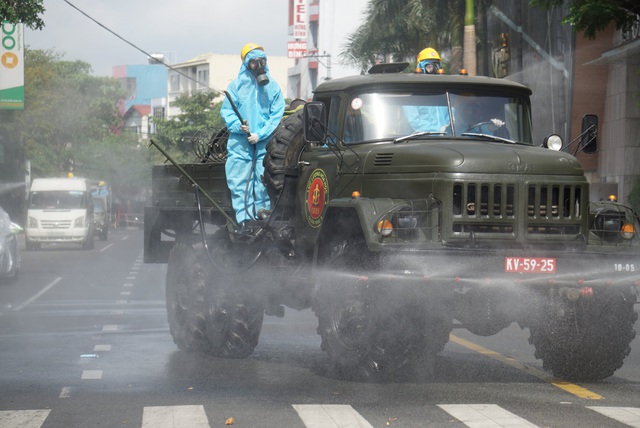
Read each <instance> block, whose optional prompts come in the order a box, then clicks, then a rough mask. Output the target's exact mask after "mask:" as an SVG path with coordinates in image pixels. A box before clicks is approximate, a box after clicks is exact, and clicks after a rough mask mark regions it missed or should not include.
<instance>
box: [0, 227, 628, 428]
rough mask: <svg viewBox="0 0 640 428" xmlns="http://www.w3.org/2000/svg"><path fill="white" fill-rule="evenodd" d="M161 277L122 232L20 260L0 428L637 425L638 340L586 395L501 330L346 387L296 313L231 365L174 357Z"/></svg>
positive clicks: (305, 316) (9, 290) (460, 339)
mask: <svg viewBox="0 0 640 428" xmlns="http://www.w3.org/2000/svg"><path fill="white" fill-rule="evenodd" d="M165 272H166V266H165V265H145V264H143V263H142V231H140V230H135V229H128V230H116V231H113V233H111V235H110V237H109V240H108V241H106V242H103V241H96V248H95V249H94V250H92V251H82V250H81V249H80V247H79V246H77V247H76V246H73V245H49V246H44V247H43V249H42V251H36V252H23V262H22V271H21V275H20V278H19V279H18V281H17V282H15V283H12V284H4V283H3V284H1V285H0V428H5V427H14V426H15V427H35V428H37V427H40V426H42V427H47V428H52V427H141V426H144V427H223V426H229V425H226V424H229V423H233V426H234V427H387V426H391V427H458V426H460V427H462V426H470V427H480V426H482V427H501V426H512V427H521V426H522V427H525V426H539V427H572V426H585V427H592V426H593V427H595V426H598V427H622V426H636V427H639V426H640V339H635V341H634V342H633V344H632V348H633V350H632V353H631V355H630V356H629V357H628V358H627V360H626V363H625V365H624V366H623V368H622V369H620V370H618V372H616V375H615V376H613V377H611V378H609V379H606V380H604V381H602V382H598V383H591V384H580V385H573V384H561V383H560V384H557V385H556V384H554V383H553V382H554V380H553V379H552V378H551V377H550V376H548V374H545V373H543V372H542V371H541V362H540V361H539V360H536V359H535V358H534V356H533V347H532V346H530V345H529V344H528V342H527V337H528V331H527V330H521V329H520V328H519V327H517V326H515V325H514V326H511V327H510V328H508V329H506V330H505V331H503V332H501V333H500V334H498V335H496V336H492V337H488V338H483V337H478V336H474V335H472V334H470V333H468V332H465V331H458V330H456V331H454V332H453V334H454V336H455V337H454V338H453V340H452V341H451V342H450V343H449V344H448V345H447V347H446V348H445V350H444V351H443V352H442V353H441V354H440V355H439V356H438V359H437V361H436V372H435V374H434V376H433V378H432V379H430V380H428V381H412V380H409V381H407V380H402V381H397V382H391V383H385V384H368V383H359V382H346V381H342V380H338V379H334V378H332V377H331V376H330V375H329V374H328V372H327V370H326V365H325V359H324V354H323V353H322V352H321V351H320V339H319V337H318V336H317V334H316V331H315V330H316V319H315V316H314V315H313V313H311V312H310V311H300V312H298V311H294V310H289V309H288V310H287V314H286V315H285V317H284V318H282V319H280V318H275V317H266V318H265V324H264V327H263V330H262V334H261V337H260V343H259V345H258V347H257V348H256V351H255V352H254V354H253V355H251V356H250V357H249V358H248V359H245V360H223V359H215V358H210V357H207V356H202V355H197V354H188V353H185V352H182V351H179V350H178V349H177V348H176V347H175V345H174V344H173V341H172V338H171V335H170V334H169V329H168V324H167V320H166V313H165V307H164V304H165V303H164V276H165ZM636 330H640V326H638V325H636ZM585 391H586V392H585ZM594 398H597V399H594ZM603 408H604V409H603ZM603 413H605V414H603ZM634 414H635V415H634ZM625 417H626V418H627V419H626V423H622V422H619V420H621V418H625ZM229 418H233V420H231V419H229Z"/></svg>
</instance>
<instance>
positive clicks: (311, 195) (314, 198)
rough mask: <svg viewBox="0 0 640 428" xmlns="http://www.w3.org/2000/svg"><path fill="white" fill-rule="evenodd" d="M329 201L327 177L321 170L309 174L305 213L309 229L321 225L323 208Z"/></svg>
mask: <svg viewBox="0 0 640 428" xmlns="http://www.w3.org/2000/svg"><path fill="white" fill-rule="evenodd" d="M328 200H329V183H328V182H327V175H326V174H325V173H324V171H323V170H321V169H316V170H315V171H313V172H312V173H311V176H310V177H309V181H307V190H306V201H307V204H306V206H305V213H306V216H307V222H308V223H309V225H311V227H319V226H320V224H322V216H323V214H324V207H325V206H326V204H327V202H328Z"/></svg>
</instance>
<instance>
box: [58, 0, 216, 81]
mask: <svg viewBox="0 0 640 428" xmlns="http://www.w3.org/2000/svg"><path fill="white" fill-rule="evenodd" d="M63 1H64V2H65V3H66V4H68V5H69V6H71V7H72V8H74V9H75V10H77V11H78V12H80V13H81V14H83V15H84V16H85V17H87V18H89V19H90V20H91V21H93V22H95V23H96V24H98V25H99V26H100V27H102V28H104V29H105V30H107V31H108V32H110V33H111V34H113V35H114V36H116V37H117V38H119V39H120V40H122V41H123V42H125V43H126V44H128V45H129V46H131V47H132V48H134V49H136V50H138V51H140V52H142V53H143V54H145V55H146V56H147V57H149V58H153V59H154V61H157V62H158V63H160V64H162V65H164V66H165V67H167V68H168V69H170V70H173V71H175V72H176V73H178V74H179V75H181V76H184V77H186V78H187V79H189V80H191V81H193V82H195V83H197V84H198V85H202V86H204V87H206V88H207V89H209V90H211V91H213V92H217V93H218V94H224V91H220V90H217V89H213V88H211V87H210V86H209V85H208V83H203V82H201V81H199V80H198V79H195V78H193V77H191V76H189V75H188V74H186V73H183V72H182V71H180V70H178V69H177V68H175V67H172V66H171V65H170V64H167V63H166V62H164V61H162V60H159V59H156V58H154V57H153V55H151V54H150V53H148V52H147V51H145V50H144V49H142V48H141V47H139V46H137V45H135V44H133V43H132V42H130V41H129V40H127V39H125V38H124V37H122V36H121V35H119V34H118V33H116V32H115V31H113V30H111V29H110V28H109V27H107V26H106V25H104V24H103V23H101V22H100V21H98V20H97V19H95V18H93V17H92V16H90V15H89V14H87V13H86V12H84V11H83V10H81V9H80V8H79V7H77V6H76V5H74V4H72V3H71V2H70V1H69V0H63Z"/></svg>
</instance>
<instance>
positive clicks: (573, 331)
mask: <svg viewBox="0 0 640 428" xmlns="http://www.w3.org/2000/svg"><path fill="white" fill-rule="evenodd" d="M633 302H634V299H632V298H626V297H625V296H624V295H622V293H620V292H619V291H618V292H615V291H613V290H603V291H600V292H597V291H594V295H593V297H592V298H591V299H590V300H589V302H588V303H582V302H580V301H578V302H574V303H569V302H565V303H563V304H559V303H554V304H552V305H550V306H551V307H550V311H549V313H546V314H540V315H539V318H538V320H537V321H536V322H534V323H533V325H531V326H530V327H529V330H530V332H531V335H530V337H529V342H530V343H531V344H532V345H534V346H535V348H536V351H535V356H536V358H539V359H542V363H543V367H544V369H545V370H549V371H551V372H552V373H553V375H554V376H556V377H558V378H561V379H567V380H572V381H596V380H601V379H604V378H607V377H609V376H611V375H613V373H614V372H615V371H616V370H617V369H618V368H620V367H622V363H623V360H624V358H625V357H626V356H627V355H629V352H630V351H631V348H630V346H629V345H630V343H631V341H633V339H634V338H635V336H636V332H635V330H634V329H633V324H634V323H635V321H636V320H637V319H638V314H637V313H635V311H634V309H633Z"/></svg>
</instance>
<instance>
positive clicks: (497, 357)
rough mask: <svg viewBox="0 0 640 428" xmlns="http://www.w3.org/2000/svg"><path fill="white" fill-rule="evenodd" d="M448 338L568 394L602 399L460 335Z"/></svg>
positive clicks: (589, 398)
mask: <svg viewBox="0 0 640 428" xmlns="http://www.w3.org/2000/svg"><path fill="white" fill-rule="evenodd" d="M449 339H450V340H451V341H452V342H454V343H457V344H458V345H461V346H464V347H465V348H469V349H471V350H472V351H476V352H478V353H480V354H482V355H486V356H487V357H490V358H493V359H495V360H498V361H501V362H503V363H505V364H508V365H510V366H511V367H514V368H516V369H518V370H520V371H523V372H525V373H528V374H530V375H532V376H535V377H537V378H538V379H540V380H542V381H543V382H547V383H550V384H551V385H553V386H556V387H558V388H560V389H562V390H564V391H567V392H568V393H570V394H573V395H575V396H577V397H580V398H586V399H588V400H602V399H603V397H602V396H601V395H598V394H596V393H595V392H593V391H589V390H588V389H586V388H583V387H581V386H579V385H576V384H574V383H571V382H567V381H564V380H561V379H557V378H554V377H553V376H549V375H548V374H547V373H546V372H544V371H542V370H540V369H537V368H535V367H533V366H530V365H528V364H524V363H521V362H520V361H518V360H516V359H515V358H511V357H507V356H505V355H502V354H499V353H498V352H495V351H492V350H491V349H487V348H485V347H483V346H480V345H478V344H476V343H473V342H470V341H468V340H465V339H463V338H461V337H458V336H455V335H453V334H450V335H449Z"/></svg>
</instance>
